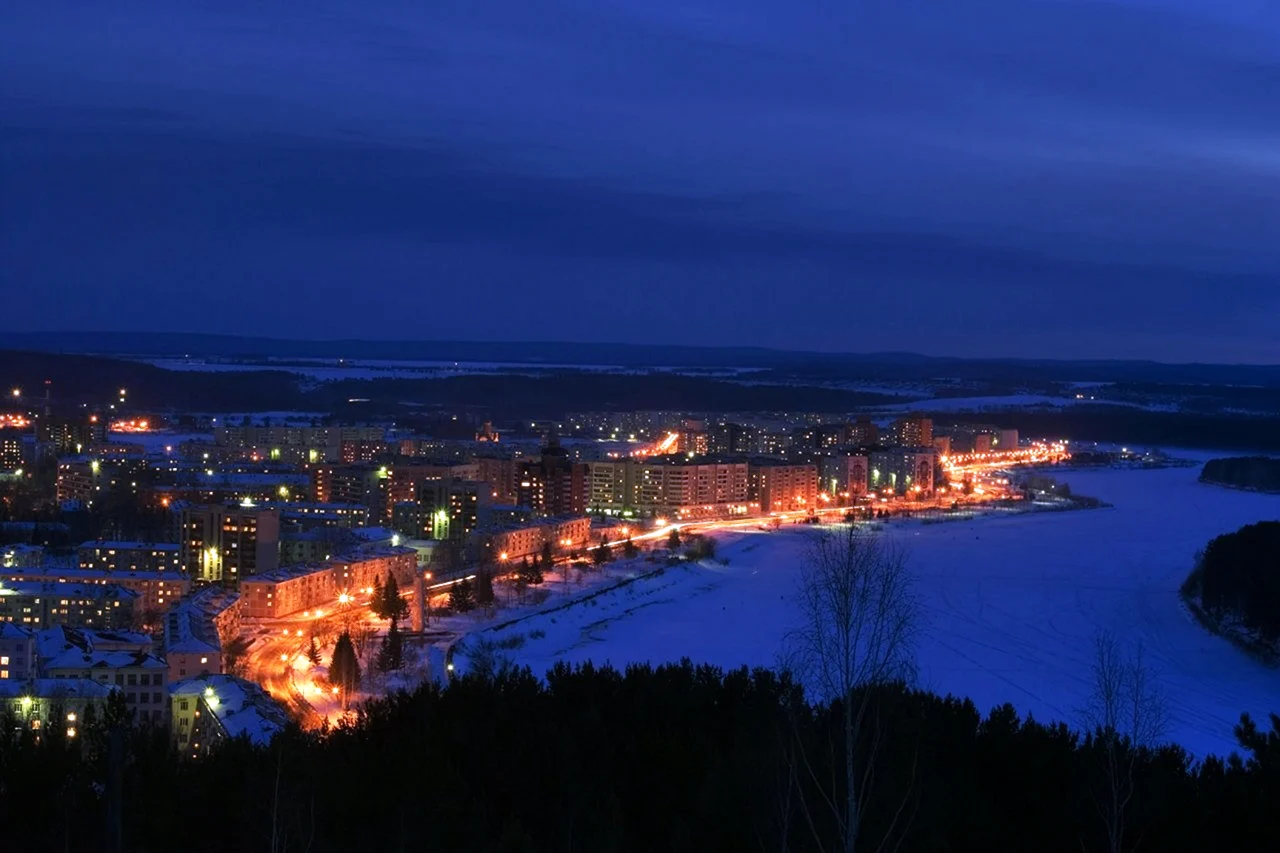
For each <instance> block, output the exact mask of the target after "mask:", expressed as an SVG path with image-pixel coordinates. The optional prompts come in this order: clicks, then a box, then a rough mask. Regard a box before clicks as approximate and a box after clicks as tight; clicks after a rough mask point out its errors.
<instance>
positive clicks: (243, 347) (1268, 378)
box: [0, 332, 1280, 387]
mask: <svg viewBox="0 0 1280 853" xmlns="http://www.w3.org/2000/svg"><path fill="white" fill-rule="evenodd" d="M0 342H3V345H4V346H5V347H6V348H9V349H23V350H39V351H44V352H61V353H90V354H100V355H116V356H120V355H132V356H140V355H149V356H165V357H177V358H181V357H183V356H192V357H204V358H241V359H255V358H256V359H267V358H317V359H338V358H347V359H367V360H415V361H467V362H494V361H502V362H516V363H523V364H572V365H617V366H620V367H758V368H769V369H773V370H777V371H782V372H785V373H787V374H788V375H795V376H797V377H806V378H811V379H821V378H825V377H830V376H832V375H836V376H848V375H849V374H850V373H856V374H858V375H860V376H864V377H868V378H875V377H883V378H889V379H897V380H928V379H934V378H936V377H938V376H949V377H956V378H960V379H986V380H992V381H1017V380H1019V379H1024V378H1025V379H1028V380H1032V379H1034V380H1037V381H1046V380H1048V381H1059V382H1157V383H1174V384H1191V385H1195V384H1209V385H1255V386H1266V387H1280V365H1230V364H1164V363H1160V362H1153V361H1109V360H1067V361H1059V360H1052V359H1035V358H1007V359H962V358H944V357H936V356H925V355H919V354H915V353H909V352H886V353H821V352H805V351H789V350H778V349H769V348H767V347H755V346H741V347H703V346H671V345H663V346H656V345H645V344H612V343H603V344H597V343H568V342H554V341H531V342H512V341H489V342H486V341H426V340H402V341H368V340H329V341H317V340H287V339H283V338H261V337H239V336H234V335H208V334H188V333H182V332H11V333H7V334H3V335H0Z"/></svg>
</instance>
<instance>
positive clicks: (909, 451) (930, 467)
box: [870, 446, 938, 495]
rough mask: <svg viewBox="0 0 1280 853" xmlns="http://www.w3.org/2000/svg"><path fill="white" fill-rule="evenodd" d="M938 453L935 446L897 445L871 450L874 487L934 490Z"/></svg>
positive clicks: (896, 490) (880, 489) (897, 490)
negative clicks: (934, 448)
mask: <svg viewBox="0 0 1280 853" xmlns="http://www.w3.org/2000/svg"><path fill="white" fill-rule="evenodd" d="M937 464H938V454H937V453H935V452H934V450H933V447H932V446H929V447H894V448H889V449H886V450H875V451H872V452H871V481H870V487H871V491H875V492H883V491H885V490H886V489H888V490H890V491H892V492H894V493H896V494H899V495H903V494H907V493H908V492H914V493H925V494H928V493H931V492H932V491H933V475H934V470H935V468H936V467H937Z"/></svg>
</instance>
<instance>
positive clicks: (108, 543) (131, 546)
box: [80, 539, 178, 553]
mask: <svg viewBox="0 0 1280 853" xmlns="http://www.w3.org/2000/svg"><path fill="white" fill-rule="evenodd" d="M80 547H81V548H107V549H115V550H116V551H137V550H142V549H149V550H152V551H173V552H174V553H177V551H178V544H177V543H176V542H129V541H124V540H99V539H90V540H89V541H87V542H81V543H80Z"/></svg>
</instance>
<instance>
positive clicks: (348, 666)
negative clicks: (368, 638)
mask: <svg viewBox="0 0 1280 853" xmlns="http://www.w3.org/2000/svg"><path fill="white" fill-rule="evenodd" d="M329 682H330V683H331V684H333V685H334V686H335V687H337V688H338V689H339V690H341V691H342V692H343V694H344V696H349V695H350V694H351V693H353V692H355V691H356V690H358V689H359V688H360V661H359V660H358V659H357V658H356V647H355V645H354V644H353V643H352V642H351V634H350V633H348V632H347V631H343V632H342V633H341V634H339V635H338V641H337V643H335V644H334V646H333V657H332V658H331V659H330V661H329Z"/></svg>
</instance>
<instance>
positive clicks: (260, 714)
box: [169, 675, 289, 746]
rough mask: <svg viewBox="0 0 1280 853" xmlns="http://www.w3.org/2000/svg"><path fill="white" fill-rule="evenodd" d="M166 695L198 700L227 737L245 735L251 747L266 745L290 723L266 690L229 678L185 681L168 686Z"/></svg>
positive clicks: (240, 679)
mask: <svg viewBox="0 0 1280 853" xmlns="http://www.w3.org/2000/svg"><path fill="white" fill-rule="evenodd" d="M169 694H170V695H171V696H191V697H198V698H199V699H201V700H202V701H203V702H204V704H205V707H207V708H208V709H209V713H211V714H213V716H214V717H215V718H216V719H217V720H218V722H219V723H220V724H221V725H222V728H223V730H224V731H226V733H227V736H228V737H233V738H234V737H240V736H241V735H245V736H247V737H248V738H249V741H250V742H251V743H254V744H260V745H264V746H265V745H266V744H268V743H270V742H271V739H272V738H273V737H275V736H276V734H278V733H279V732H280V731H282V730H283V729H284V727H285V726H287V725H288V724H289V715H288V713H287V712H286V711H285V709H284V707H283V706H282V705H281V704H280V703H279V702H277V701H276V700H274V699H272V698H271V696H270V695H268V694H267V692H266V691H265V690H263V689H262V688H261V687H259V686H258V685H256V684H254V683H253V682H252V681H245V680H244V679H242V678H236V677H234V676H231V675H202V676H199V677H197V678H188V679H186V680H185V681H179V682H178V683H177V684H174V685H171V686H170V688H169Z"/></svg>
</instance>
